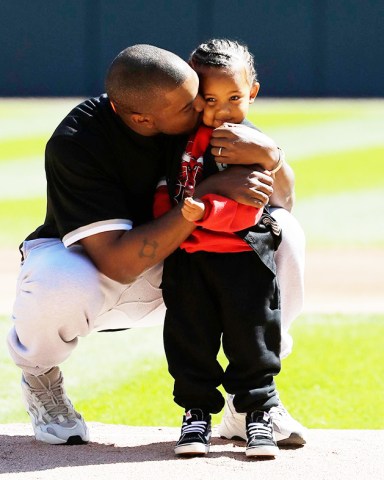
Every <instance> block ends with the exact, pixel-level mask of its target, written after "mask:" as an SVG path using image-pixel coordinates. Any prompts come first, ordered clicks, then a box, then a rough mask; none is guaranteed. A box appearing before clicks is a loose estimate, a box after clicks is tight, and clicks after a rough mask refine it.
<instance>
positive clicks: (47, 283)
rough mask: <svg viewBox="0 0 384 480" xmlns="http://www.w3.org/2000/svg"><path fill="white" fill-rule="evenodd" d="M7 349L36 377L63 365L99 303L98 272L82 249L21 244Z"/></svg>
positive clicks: (52, 243) (101, 299)
mask: <svg viewBox="0 0 384 480" xmlns="http://www.w3.org/2000/svg"><path fill="white" fill-rule="evenodd" d="M25 243H26V245H25V248H24V262H23V265H22V266H21V270H20V274H19V278H18V283H17V292H16V300H15V303H14V308H13V314H12V320H13V323H14V327H13V328H12V330H11V331H10V333H9V336H8V347H9V351H10V354H11V357H12V358H13V360H14V362H15V363H16V365H18V366H19V367H21V368H22V369H23V370H24V371H25V372H28V373H30V374H32V375H39V374H43V373H45V372H47V371H48V370H50V369H51V368H52V367H54V366H57V365H58V364H60V363H62V362H63V361H64V360H65V359H66V358H68V356H69V355H70V353H71V351H72V350H73V349H74V348H75V347H76V345H77V342H78V338H77V337H78V336H85V335H87V334H88V333H90V331H91V330H92V328H93V323H94V322H95V318H96V317H97V315H98V313H99V312H100V310H101V309H102V307H103V303H104V297H103V293H102V291H101V289H100V287H99V283H100V282H99V273H98V271H97V269H96V268H95V266H94V265H93V264H92V262H91V261H90V260H89V258H88V257H87V256H86V255H85V254H84V253H83V251H82V249H81V247H70V248H69V249H66V248H65V247H64V246H63V244H62V243H61V242H60V241H59V240H56V239H42V240H32V241H29V242H25Z"/></svg>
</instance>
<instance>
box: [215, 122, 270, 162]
mask: <svg viewBox="0 0 384 480" xmlns="http://www.w3.org/2000/svg"><path fill="white" fill-rule="evenodd" d="M211 146H212V147H213V148H212V154H213V155H214V157H215V161H216V162H218V163H228V164H241V165H255V164H258V165H260V166H261V167H262V169H263V170H273V169H274V168H275V166H276V165H277V163H278V161H279V152H278V149H277V145H276V143H275V142H274V141H273V140H272V139H271V138H269V137H268V136H267V135H265V134H264V133H262V132H259V131H258V130H255V129H253V128H250V127H247V126H246V125H238V124H235V123H225V124H223V125H222V126H221V127H219V128H216V129H215V130H214V131H213V132H212V139H211Z"/></svg>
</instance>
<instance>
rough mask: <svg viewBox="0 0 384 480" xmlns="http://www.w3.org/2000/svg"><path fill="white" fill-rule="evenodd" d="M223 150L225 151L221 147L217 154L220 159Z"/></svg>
mask: <svg viewBox="0 0 384 480" xmlns="http://www.w3.org/2000/svg"><path fill="white" fill-rule="evenodd" d="M222 149H223V147H220V148H219V153H218V154H217V156H218V157H220V156H221V150H222Z"/></svg>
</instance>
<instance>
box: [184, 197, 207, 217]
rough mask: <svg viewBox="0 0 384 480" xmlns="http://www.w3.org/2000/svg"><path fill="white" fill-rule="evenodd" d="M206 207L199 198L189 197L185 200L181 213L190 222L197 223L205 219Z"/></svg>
mask: <svg viewBox="0 0 384 480" xmlns="http://www.w3.org/2000/svg"><path fill="white" fill-rule="evenodd" d="M204 212H205V205H204V202H202V201H201V200H200V199H199V198H192V197H187V198H185V199H184V202H183V206H182V207H181V213H182V214H183V217H184V218H185V219H186V220H188V222H197V221H198V220H201V219H202V218H203V217H204Z"/></svg>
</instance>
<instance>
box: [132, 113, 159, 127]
mask: <svg viewBox="0 0 384 480" xmlns="http://www.w3.org/2000/svg"><path fill="white" fill-rule="evenodd" d="M129 116H130V118H131V122H132V123H133V124H134V125H136V126H138V127H140V128H143V127H144V128H148V129H149V130H153V128H154V127H155V123H154V118H153V116H152V115H147V114H145V113H144V114H143V113H131V114H130V115H129Z"/></svg>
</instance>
